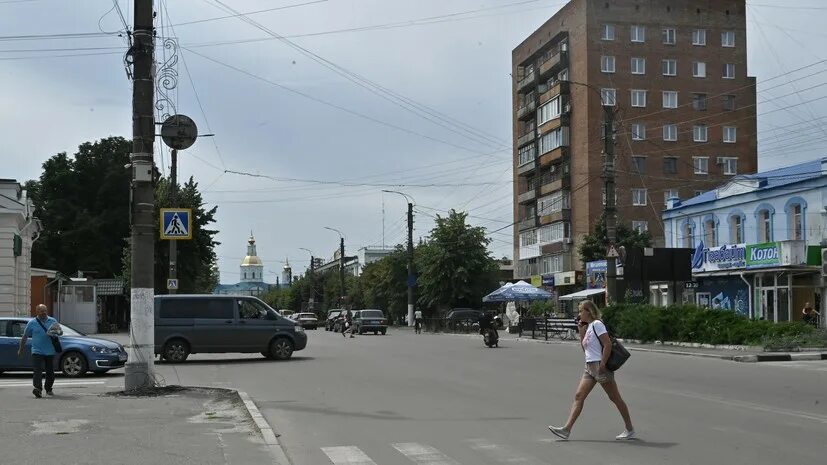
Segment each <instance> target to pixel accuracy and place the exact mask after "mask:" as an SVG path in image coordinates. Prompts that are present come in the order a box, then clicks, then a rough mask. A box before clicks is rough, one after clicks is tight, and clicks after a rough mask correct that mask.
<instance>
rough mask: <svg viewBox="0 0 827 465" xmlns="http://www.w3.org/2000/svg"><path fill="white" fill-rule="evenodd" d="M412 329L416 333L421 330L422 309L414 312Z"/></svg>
mask: <svg viewBox="0 0 827 465" xmlns="http://www.w3.org/2000/svg"><path fill="white" fill-rule="evenodd" d="M414 331H416V334H420V333H421V332H422V310H417V311H415V312H414Z"/></svg>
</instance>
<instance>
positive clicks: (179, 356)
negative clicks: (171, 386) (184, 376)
mask: <svg viewBox="0 0 827 465" xmlns="http://www.w3.org/2000/svg"><path fill="white" fill-rule="evenodd" d="M163 355H164V360H166V361H168V362H172V363H181V362H183V361H184V360H186V359H187V357H189V355H190V347H189V344H187V342H186V341H184V340H183V339H173V340H171V341H168V342H167V343H166V344H165V345H164V351H163Z"/></svg>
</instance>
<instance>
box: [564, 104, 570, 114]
mask: <svg viewBox="0 0 827 465" xmlns="http://www.w3.org/2000/svg"><path fill="white" fill-rule="evenodd" d="M570 111H571V104H569V103H567V104H565V105H564V106H563V113H568V112H570Z"/></svg>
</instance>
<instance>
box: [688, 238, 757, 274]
mask: <svg viewBox="0 0 827 465" xmlns="http://www.w3.org/2000/svg"><path fill="white" fill-rule="evenodd" d="M747 247H748V246H747V245H746V244H733V245H722V246H720V247H709V248H707V249H704V250H703V252H702V253H703V260H702V261H701V266H700V267H696V268H694V269H693V271H719V270H731V269H734V268H745V267H746V265H747V263H746V255H747ZM696 253H697V252H696Z"/></svg>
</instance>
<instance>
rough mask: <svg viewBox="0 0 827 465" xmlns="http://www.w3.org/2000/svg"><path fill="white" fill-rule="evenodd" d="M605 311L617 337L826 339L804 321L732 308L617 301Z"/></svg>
mask: <svg viewBox="0 0 827 465" xmlns="http://www.w3.org/2000/svg"><path fill="white" fill-rule="evenodd" d="M602 313H603V321H604V322H605V323H606V324H607V325H608V326H609V328H610V329H611V331H612V332H613V333H614V334H615V335H616V336H618V337H621V338H628V339H640V340H642V341H648V342H651V341H676V342H699V343H705V344H737V345H765V346H769V345H774V344H779V343H781V344H788V343H789V342H786V343H785V342H779V341H800V342H799V343H798V345H810V343H811V342H812V341H819V340H821V342H823V340H822V339H823V336H822V335H821V334H820V333H819V332H818V330H816V329H815V328H814V327H812V326H810V325H807V324H804V323H802V322H785V323H773V322H770V321H761V320H750V319H748V318H745V317H743V316H741V315H738V314H736V313H734V312H731V311H726V310H711V309H707V308H700V307H697V306H695V305H672V306H670V307H655V306H652V305H645V304H616V305H613V306H611V307H608V308H605V309H603V310H602Z"/></svg>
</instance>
